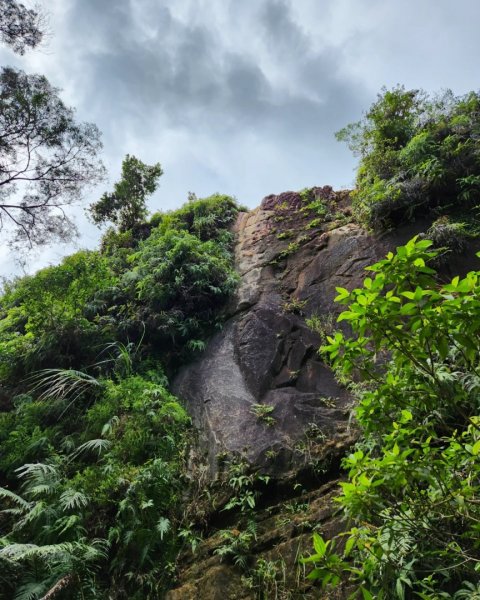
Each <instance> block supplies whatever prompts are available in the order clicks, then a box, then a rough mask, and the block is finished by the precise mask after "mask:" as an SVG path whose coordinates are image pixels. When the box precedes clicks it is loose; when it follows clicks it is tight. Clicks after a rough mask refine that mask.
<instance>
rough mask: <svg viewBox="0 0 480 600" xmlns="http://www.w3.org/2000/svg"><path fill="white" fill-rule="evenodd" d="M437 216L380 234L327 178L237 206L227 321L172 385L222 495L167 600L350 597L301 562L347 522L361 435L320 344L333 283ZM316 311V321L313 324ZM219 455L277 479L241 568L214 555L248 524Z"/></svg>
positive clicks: (461, 267) (351, 280)
mask: <svg viewBox="0 0 480 600" xmlns="http://www.w3.org/2000/svg"><path fill="white" fill-rule="evenodd" d="M429 225H430V221H429V219H427V218H426V219H425V220H424V221H421V222H420V221H417V222H416V223H415V224H412V225H410V226H408V227H403V228H401V229H398V230H397V231H395V232H390V233H388V234H385V235H383V236H375V235H373V234H370V233H368V232H366V231H365V230H364V229H362V228H361V227H360V226H359V225H357V224H355V223H353V222H352V219H351V215H350V206H349V198H348V192H337V193H336V192H334V191H333V190H332V189H331V188H330V187H328V186H327V187H324V188H314V189H313V190H310V191H308V192H303V193H295V192H287V193H285V194H280V195H279V196H268V197H267V198H265V199H264V200H263V202H262V204H261V206H260V207H259V208H257V209H256V210H253V211H251V212H248V213H241V214H240V216H239V217H238V220H237V223H236V225H235V233H236V246H235V259H236V268H237V270H238V273H239V275H240V282H239V286H238V290H237V293H236V296H235V298H234V299H233V300H232V302H231V305H230V306H229V308H228V318H227V320H226V322H225V326H224V327H223V329H222V331H220V332H218V333H217V334H216V335H215V336H214V337H213V339H212V340H211V341H210V342H209V344H208V346H207V349H206V350H205V352H204V354H203V356H202V357H201V358H200V359H199V360H198V361H197V362H196V363H194V364H190V365H188V366H186V367H185V368H184V369H183V370H182V371H181V372H180V373H179V375H178V376H177V378H176V380H175V381H174V385H173V387H174V392H175V393H176V394H177V395H178V396H179V397H180V398H182V399H183V401H184V403H185V405H186V407H187V409H188V411H189V412H190V414H191V415H192V418H193V422H194V425H195V426H196V429H197V431H198V444H197V449H199V450H200V453H201V454H203V456H204V458H205V461H206V462H205V464H206V465H207V467H206V468H204V470H203V471H201V474H202V477H204V476H205V474H206V475H207V477H206V478H205V481H204V484H203V485H205V484H206V482H208V481H210V482H215V481H216V484H215V483H214V484H213V485H214V486H215V485H217V488H219V489H220V490H222V489H223V494H224V498H223V500H222V501H218V498H217V501H216V502H213V503H211V504H213V507H212V506H210V508H207V509H205V510H204V509H201V510H200V509H195V510H197V513H198V514H197V516H198V515H202V517H201V518H202V519H203V522H204V533H205V534H206V535H205V540H204V541H203V542H202V543H201V544H200V546H199V548H198V549H197V551H196V553H195V554H194V555H192V554H191V553H188V552H187V553H185V554H184V555H183V556H182V557H181V559H180V573H179V581H178V586H177V588H176V589H174V590H172V591H170V592H169V594H168V596H167V598H168V600H190V599H191V600H193V599H194V598H195V599H199V600H206V599H211V600H213V599H216V598H221V599H222V600H228V599H232V600H234V599H239V600H240V599H244V600H247V599H248V600H250V599H253V598H263V599H265V598H290V599H294V598H332V599H333V598H338V599H344V598H347V597H348V595H349V593H348V591H347V590H344V589H342V588H341V587H339V588H337V589H336V591H335V592H332V594H333V595H328V594H326V592H325V591H324V590H320V589H318V588H315V587H310V586H309V585H308V584H307V583H305V578H304V574H303V573H300V571H301V567H300V566H299V562H298V558H299V557H300V556H301V555H302V554H308V553H309V551H310V550H311V529H312V528H317V529H319V530H320V531H321V532H322V534H323V535H324V536H325V537H326V538H329V537H331V536H332V535H335V534H336V533H337V532H338V531H339V529H340V528H341V522H340V520H339V517H338V515H337V514H336V513H335V509H334V504H333V503H332V501H331V500H332V498H333V496H334V495H335V494H336V493H337V480H338V477H339V476H341V473H340V469H339V464H340V459H341V457H342V456H343V455H344V454H345V452H347V451H348V449H349V448H350V447H351V446H352V444H353V443H354V440H355V431H354V430H353V429H352V426H351V424H350V419H349V417H350V408H351V403H352V399H351V398H350V396H349V393H348V390H346V389H345V388H343V387H342V386H340V385H339V384H338V383H337V382H336V380H335V378H334V376H333V374H332V372H331V371H330V369H329V368H328V366H326V365H325V364H324V363H323V362H322V360H321V359H320V357H319V355H318V352H317V350H318V347H319V346H320V345H321V343H322V339H323V338H324V336H325V335H327V334H328V333H330V332H331V331H332V330H333V329H334V328H336V327H337V325H336V324H335V320H336V316H337V315H338V313H339V312H340V311H341V310H342V307H341V306H338V305H337V304H335V302H334V298H335V296H336V287H345V288H347V289H352V288H354V287H357V286H359V285H361V283H362V281H363V279H364V277H365V273H364V268H365V267H366V266H368V265H370V264H372V263H374V262H376V261H377V260H379V259H381V258H383V257H384V256H385V254H386V253H387V252H388V251H390V250H392V249H394V248H395V247H396V246H398V245H400V244H403V243H405V242H406V241H407V240H408V239H410V238H411V237H412V236H413V235H414V234H416V233H418V232H421V231H426V230H427V228H428V227H429ZM471 254H472V257H473V256H474V255H473V252H472V253H471ZM471 266H472V265H471V264H469V261H468V260H467V259H465V257H457V258H455V257H453V258H452V259H451V260H450V261H449V263H448V265H447V267H445V268H447V269H448V270H449V271H450V272H453V273H456V272H458V273H461V272H462V271H463V272H465V271H466V270H468V269H469V268H470V267H471ZM447 275H448V274H447ZM309 317H310V318H311V317H314V318H315V319H316V323H317V327H316V333H314V332H313V331H312V330H311V329H310V328H309V326H308V325H307V323H306V318H309ZM225 459H227V461H228V460H230V461H231V462H233V461H235V460H239V461H242V463H246V464H248V465H250V468H251V469H252V471H258V472H261V473H268V474H269V475H270V476H271V479H270V482H269V487H268V489H267V490H266V492H265V493H264V496H262V497H261V500H260V504H259V505H258V506H256V507H255V522H256V526H257V534H256V536H255V537H254V538H252V540H251V542H250V546H249V549H248V553H249V557H248V561H249V562H248V566H247V568H245V567H244V568H243V570H242V569H240V568H239V567H238V566H234V565H233V564H232V560H230V562H229V561H228V560H223V561H222V560H221V558H220V556H219V554H218V549H219V548H221V547H222V544H225V542H224V541H222V538H221V535H220V534H219V533H218V530H219V529H220V528H221V527H225V526H228V527H230V529H229V531H230V537H231V538H232V536H233V539H234V538H235V536H236V535H241V530H242V527H244V526H245V515H244V514H243V513H242V514H238V515H237V517H236V520H235V515H233V517H232V515H231V514H230V521H228V518H226V517H225V513H223V512H222V511H221V509H222V507H224V506H225V502H226V500H227V499H228V495H229V493H230V494H231V493H232V491H231V490H229V489H228V486H227V487H226V488H222V487H221V482H222V481H224V482H225V481H228V473H227V474H226V475H225V474H223V475H222V464H224V461H225ZM222 477H223V480H222ZM192 478H193V479H195V476H192ZM212 493H213V492H211V491H209V493H208V494H207V495H208V497H209V498H211V497H212ZM195 510H194V511H193V512H195ZM209 511H210V514H208V513H209ZM221 515H224V516H223V517H222V516H221ZM250 518H251V516H250ZM222 519H224V520H225V519H226V522H223V523H222V522H221V521H222ZM215 520H217V522H215ZM205 523H206V525H205ZM236 532H237V533H236ZM267 567H268V569H270V571H271V572H270V575H268V577H267V575H266V573H265V571H266V569H267ZM272 573H273V575H272ZM262 578H263V579H262ZM269 586H271V587H269ZM272 586H273V587H272ZM350 591H351V590H350Z"/></svg>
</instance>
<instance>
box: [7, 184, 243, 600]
mask: <svg viewBox="0 0 480 600" xmlns="http://www.w3.org/2000/svg"><path fill="white" fill-rule="evenodd" d="M237 210H238V208H237V205H236V203H235V201H234V200H233V199H231V198H229V197H228V196H221V195H215V196H212V197H210V198H206V199H197V198H196V197H192V198H191V199H190V201H189V202H188V203H187V204H186V205H185V206H183V207H182V208H180V209H179V210H177V211H174V212H171V213H165V214H160V213H159V214H157V215H155V216H154V217H153V218H152V219H151V221H144V222H143V223H140V225H139V229H140V230H141V231H142V232H143V237H144V239H139V238H137V237H136V236H135V235H134V234H133V232H132V230H125V231H122V232H120V233H118V232H113V233H112V232H107V234H106V235H107V237H108V243H107V244H104V245H103V250H102V251H101V252H92V251H81V252H77V253H76V254H74V255H72V256H69V257H67V258H66V259H64V260H63V262H62V263H61V264H60V265H58V266H54V267H48V268H46V269H43V270H41V271H39V272H38V273H36V274H35V275H32V276H28V277H23V278H20V279H17V280H15V281H12V282H9V283H7V284H5V287H4V293H3V295H2V296H1V298H0V365H1V367H0V385H1V388H0V389H1V398H0V401H1V409H2V411H1V412H0V444H1V446H2V454H1V456H0V485H1V486H2V487H1V488H0V497H1V498H2V505H3V510H2V511H1V512H0V528H1V532H2V533H1V535H2V537H1V538H0V573H1V575H0V578H1V584H0V589H1V590H2V591H1V592H0V597H1V598H5V599H7V598H8V599H10V598H13V597H15V598H28V599H30V600H34V599H36V598H43V597H47V596H48V594H50V596H48V597H54V596H57V595H60V594H64V597H68V598H77V597H78V598H109V597H115V598H139V599H140V598H141V599H142V600H143V599H146V598H157V597H159V594H160V593H161V591H162V590H163V589H165V587H166V586H168V584H169V582H170V580H171V578H172V576H173V575H174V572H175V558H176V555H177V552H178V550H179V547H180V545H181V536H179V535H178V532H179V531H181V530H182V529H183V528H184V525H183V524H182V523H181V518H182V515H181V512H180V505H181V498H182V497H183V495H184V493H185V488H186V486H187V485H188V483H187V480H186V479H185V478H184V476H183V475H182V473H183V472H184V464H185V453H186V444H187V437H188V435H189V434H188V429H189V419H188V417H187V415H186V413H185V411H184V409H183V408H182V407H181V406H180V404H179V403H178V401H177V400H176V399H175V398H174V397H173V396H172V395H171V394H170V393H169V392H168V380H167V377H166V376H165V372H168V373H169V374H173V373H174V371H175V369H178V367H179V365H180V364H181V361H182V360H184V359H186V358H187V357H189V356H191V355H192V354H193V353H195V352H198V351H199V350H201V349H202V348H203V346H204V343H205V342H204V340H205V339H206V337H207V336H208V335H210V334H211V333H212V331H214V329H215V328H216V327H218V326H220V325H221V321H222V314H221V311H222V307H223V305H224V304H225V302H226V300H227V299H228V297H229V294H230V293H231V292H232V290H233V289H234V287H235V285H236V281H237V279H236V275H235V273H234V270H233V266H232V262H233V260H232V252H231V250H232V248H231V246H232V237H231V234H230V233H229V231H228V228H229V226H230V224H231V223H232V220H233V219H234V218H235V215H236V213H237ZM135 227H137V225H135ZM125 240H127V241H128V243H127V244H125ZM252 497H253V496H252ZM242 498H243V496H242ZM249 498H250V496H249ZM245 502H248V498H247V499H246V500H245Z"/></svg>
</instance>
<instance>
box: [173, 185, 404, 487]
mask: <svg viewBox="0 0 480 600" xmlns="http://www.w3.org/2000/svg"><path fill="white" fill-rule="evenodd" d="M313 193H314V195H315V198H316V199H317V201H319V200H321V201H323V202H324V203H325V210H326V211H327V216H326V217H325V218H323V219H321V221H322V222H321V224H320V225H318V226H314V227H309V225H310V224H311V223H312V219H314V218H315V212H312V210H311V209H308V208H305V205H306V201H305V199H304V198H302V196H301V195H300V194H298V193H295V192H287V193H285V194H281V195H280V196H268V197H267V198H265V199H264V201H263V202H262V205H261V206H260V207H259V208H257V209H256V210H253V211H252V212H249V213H242V214H241V215H240V216H239V218H238V221H237V223H236V227H235V231H236V234H237V243H236V248H235V256H236V266H237V270H238V272H239V274H240V276H241V280H240V285H239V288H238V292H237V295H236V297H235V299H234V301H233V303H232V306H231V307H230V313H231V315H232V316H231V318H230V319H228V320H227V322H226V324H225V326H224V328H223V330H222V331H221V332H220V333H218V334H217V335H216V336H215V337H214V338H213V339H212V340H211V342H210V343H209V345H208V348H207V350H206V352H205V353H204V355H203V356H202V358H201V359H200V360H198V361H197V362H196V363H195V364H192V365H189V366H187V367H186V368H185V369H184V370H183V371H182V372H181V373H180V374H179V376H178V377H177V379H176V380H175V382H174V392H175V393H176V394H177V395H178V396H179V397H180V398H182V399H183V400H184V402H185V404H186V406H187V409H188V410H189V412H190V414H191V415H192V416H193V420H194V423H195V425H196V426H197V428H198V429H199V431H200V435H201V443H202V445H203V448H204V449H205V450H206V451H207V453H208V461H209V464H210V469H211V473H212V475H213V474H215V472H216V468H217V457H218V456H219V455H222V454H223V453H225V452H228V453H235V454H238V455H241V456H242V457H244V458H245V459H247V460H248V461H249V462H250V463H251V464H252V465H254V466H259V467H261V468H262V469H263V470H267V471H269V472H270V473H272V474H273V475H276V476H285V475H287V474H288V473H290V472H292V471H295V470H296V469H298V468H300V467H301V466H302V464H303V463H304V462H305V456H304V453H302V451H301V448H302V446H303V440H304V439H305V436H306V434H308V432H312V431H316V432H317V434H318V435H319V436H322V437H324V438H330V437H332V436H335V438H336V440H337V441H338V440H340V439H342V437H344V438H345V440H350V436H349V435H348V433H347V430H348V413H349V411H348V406H349V402H350V399H349V395H348V393H347V391H346V390H345V389H343V388H342V387H340V386H339V385H338V384H337V382H336V381H335V379H334V377H333V374H332V372H331V371H330V370H329V369H328V368H327V367H326V366H325V365H324V364H323V363H322V362H321V360H320V359H319V357H318V354H317V349H318V347H319V346H320V345H321V338H320V337H319V336H318V335H317V334H314V333H312V331H310V329H309V328H308V327H307V325H306V323H305V316H310V315H313V314H318V315H323V318H324V320H325V323H326V325H325V326H326V328H328V326H330V327H331V325H332V323H333V321H334V319H332V318H330V321H329V319H328V315H332V316H333V315H336V314H338V312H339V311H340V307H338V306H336V305H335V304H334V302H333V299H334V297H335V295H336V291H335V288H336V287H337V286H342V287H348V288H352V287H355V286H357V285H359V284H360V283H361V281H362V280H363V277H364V272H363V268H364V267H365V266H367V265H369V264H371V263H373V262H375V261H376V260H377V259H378V258H379V257H382V256H384V255H385V252H386V251H387V250H388V249H389V247H390V246H391V245H392V243H391V240H390V243H389V244H388V245H387V244H386V243H385V242H382V241H380V240H376V239H374V238H373V237H372V236H370V235H368V234H367V233H366V232H365V231H364V230H362V229H361V228H360V227H358V226H357V225H354V224H344V225H341V222H342V220H343V221H344V220H346V219H345V212H347V214H348V208H346V207H345V204H346V202H345V196H346V193H341V194H335V193H334V192H333V191H332V189H331V188H329V187H325V188H314V191H313ZM311 200H312V196H310V201H311ZM342 208H343V210H342ZM334 213H336V214H335V218H336V219H337V220H336V221H335V219H334V217H333V214H334ZM313 225H316V223H315V222H314V223H313ZM387 246H388V247H387ZM258 405H264V406H267V407H273V410H272V412H271V413H270V416H271V418H272V419H273V420H270V421H269V419H265V418H262V416H261V414H260V411H261V410H262V409H261V408H259V407H258ZM268 410H270V409H268Z"/></svg>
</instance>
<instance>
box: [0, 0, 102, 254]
mask: <svg viewBox="0 0 480 600" xmlns="http://www.w3.org/2000/svg"><path fill="white" fill-rule="evenodd" d="M43 36H44V31H43V29H42V19H41V15H40V14H39V13H38V12H37V11H35V10H32V9H27V8H26V7H25V6H24V5H23V4H19V3H17V2H14V1H13V0H0V39H1V40H2V41H3V42H5V43H6V44H7V45H9V46H11V47H12V48H13V50H14V51H15V52H18V53H20V54H23V53H24V52H25V50H26V49H27V48H35V47H36V46H38V44H39V43H40V42H41V40H42V38H43ZM101 147H102V145H101V142H100V133H99V131H98V129H97V127H96V126H95V125H92V124H91V123H77V122H76V120H75V114H74V111H73V110H72V109H71V108H69V107H67V106H66V105H65V104H64V103H63V101H62V100H61V99H60V97H59V90H58V89H57V88H55V87H53V86H52V85H50V83H49V82H48V81H47V79H46V78H45V77H43V76H42V75H35V74H34V75H29V74H26V73H24V72H23V71H21V70H19V69H14V68H12V67H3V68H2V69H1V70H0V230H1V231H2V235H4V236H5V235H8V236H9V237H10V239H11V241H13V242H14V243H16V244H18V246H22V247H24V246H25V243H27V245H28V246H30V247H31V246H33V245H42V244H47V243H49V242H50V241H52V240H54V239H58V240H62V241H67V240H70V239H71V238H72V237H73V236H74V235H75V234H76V229H75V226H74V223H73V221H72V218H71V217H70V216H69V215H68V214H67V213H66V212H65V207H67V206H69V205H71V204H73V203H74V202H77V201H78V200H80V198H81V194H82V192H83V190H84V189H85V188H86V187H87V186H90V185H93V184H95V183H97V182H98V181H99V180H100V179H101V178H102V177H103V173H104V168H103V165H102V163H101V162H100V161H99V160H98V158H97V155H98V153H99V151H100V149H101Z"/></svg>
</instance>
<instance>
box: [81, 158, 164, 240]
mask: <svg viewBox="0 0 480 600" xmlns="http://www.w3.org/2000/svg"><path fill="white" fill-rule="evenodd" d="M162 174H163V171H162V167H161V166H160V163H156V164H154V165H146V164H145V163H144V162H142V161H141V160H139V159H138V158H136V157H135V156H130V155H129V154H127V156H126V157H125V159H124V161H123V163H122V178H121V179H120V181H118V182H117V183H115V185H114V186H113V192H112V193H107V192H106V193H105V194H103V196H102V197H101V198H100V200H98V201H97V202H94V203H93V204H91V205H90V215H91V217H92V220H93V222H94V223H95V224H96V225H102V224H104V223H106V222H108V221H111V222H112V223H114V224H115V225H117V226H118V229H119V231H120V232H126V231H129V230H131V229H132V228H134V227H135V225H138V224H140V223H142V222H143V221H144V220H145V217H146V216H147V212H148V211H147V205H146V198H147V196H149V195H150V194H153V192H154V191H155V190H156V189H157V186H158V179H159V178H160V177H161V175H162Z"/></svg>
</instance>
